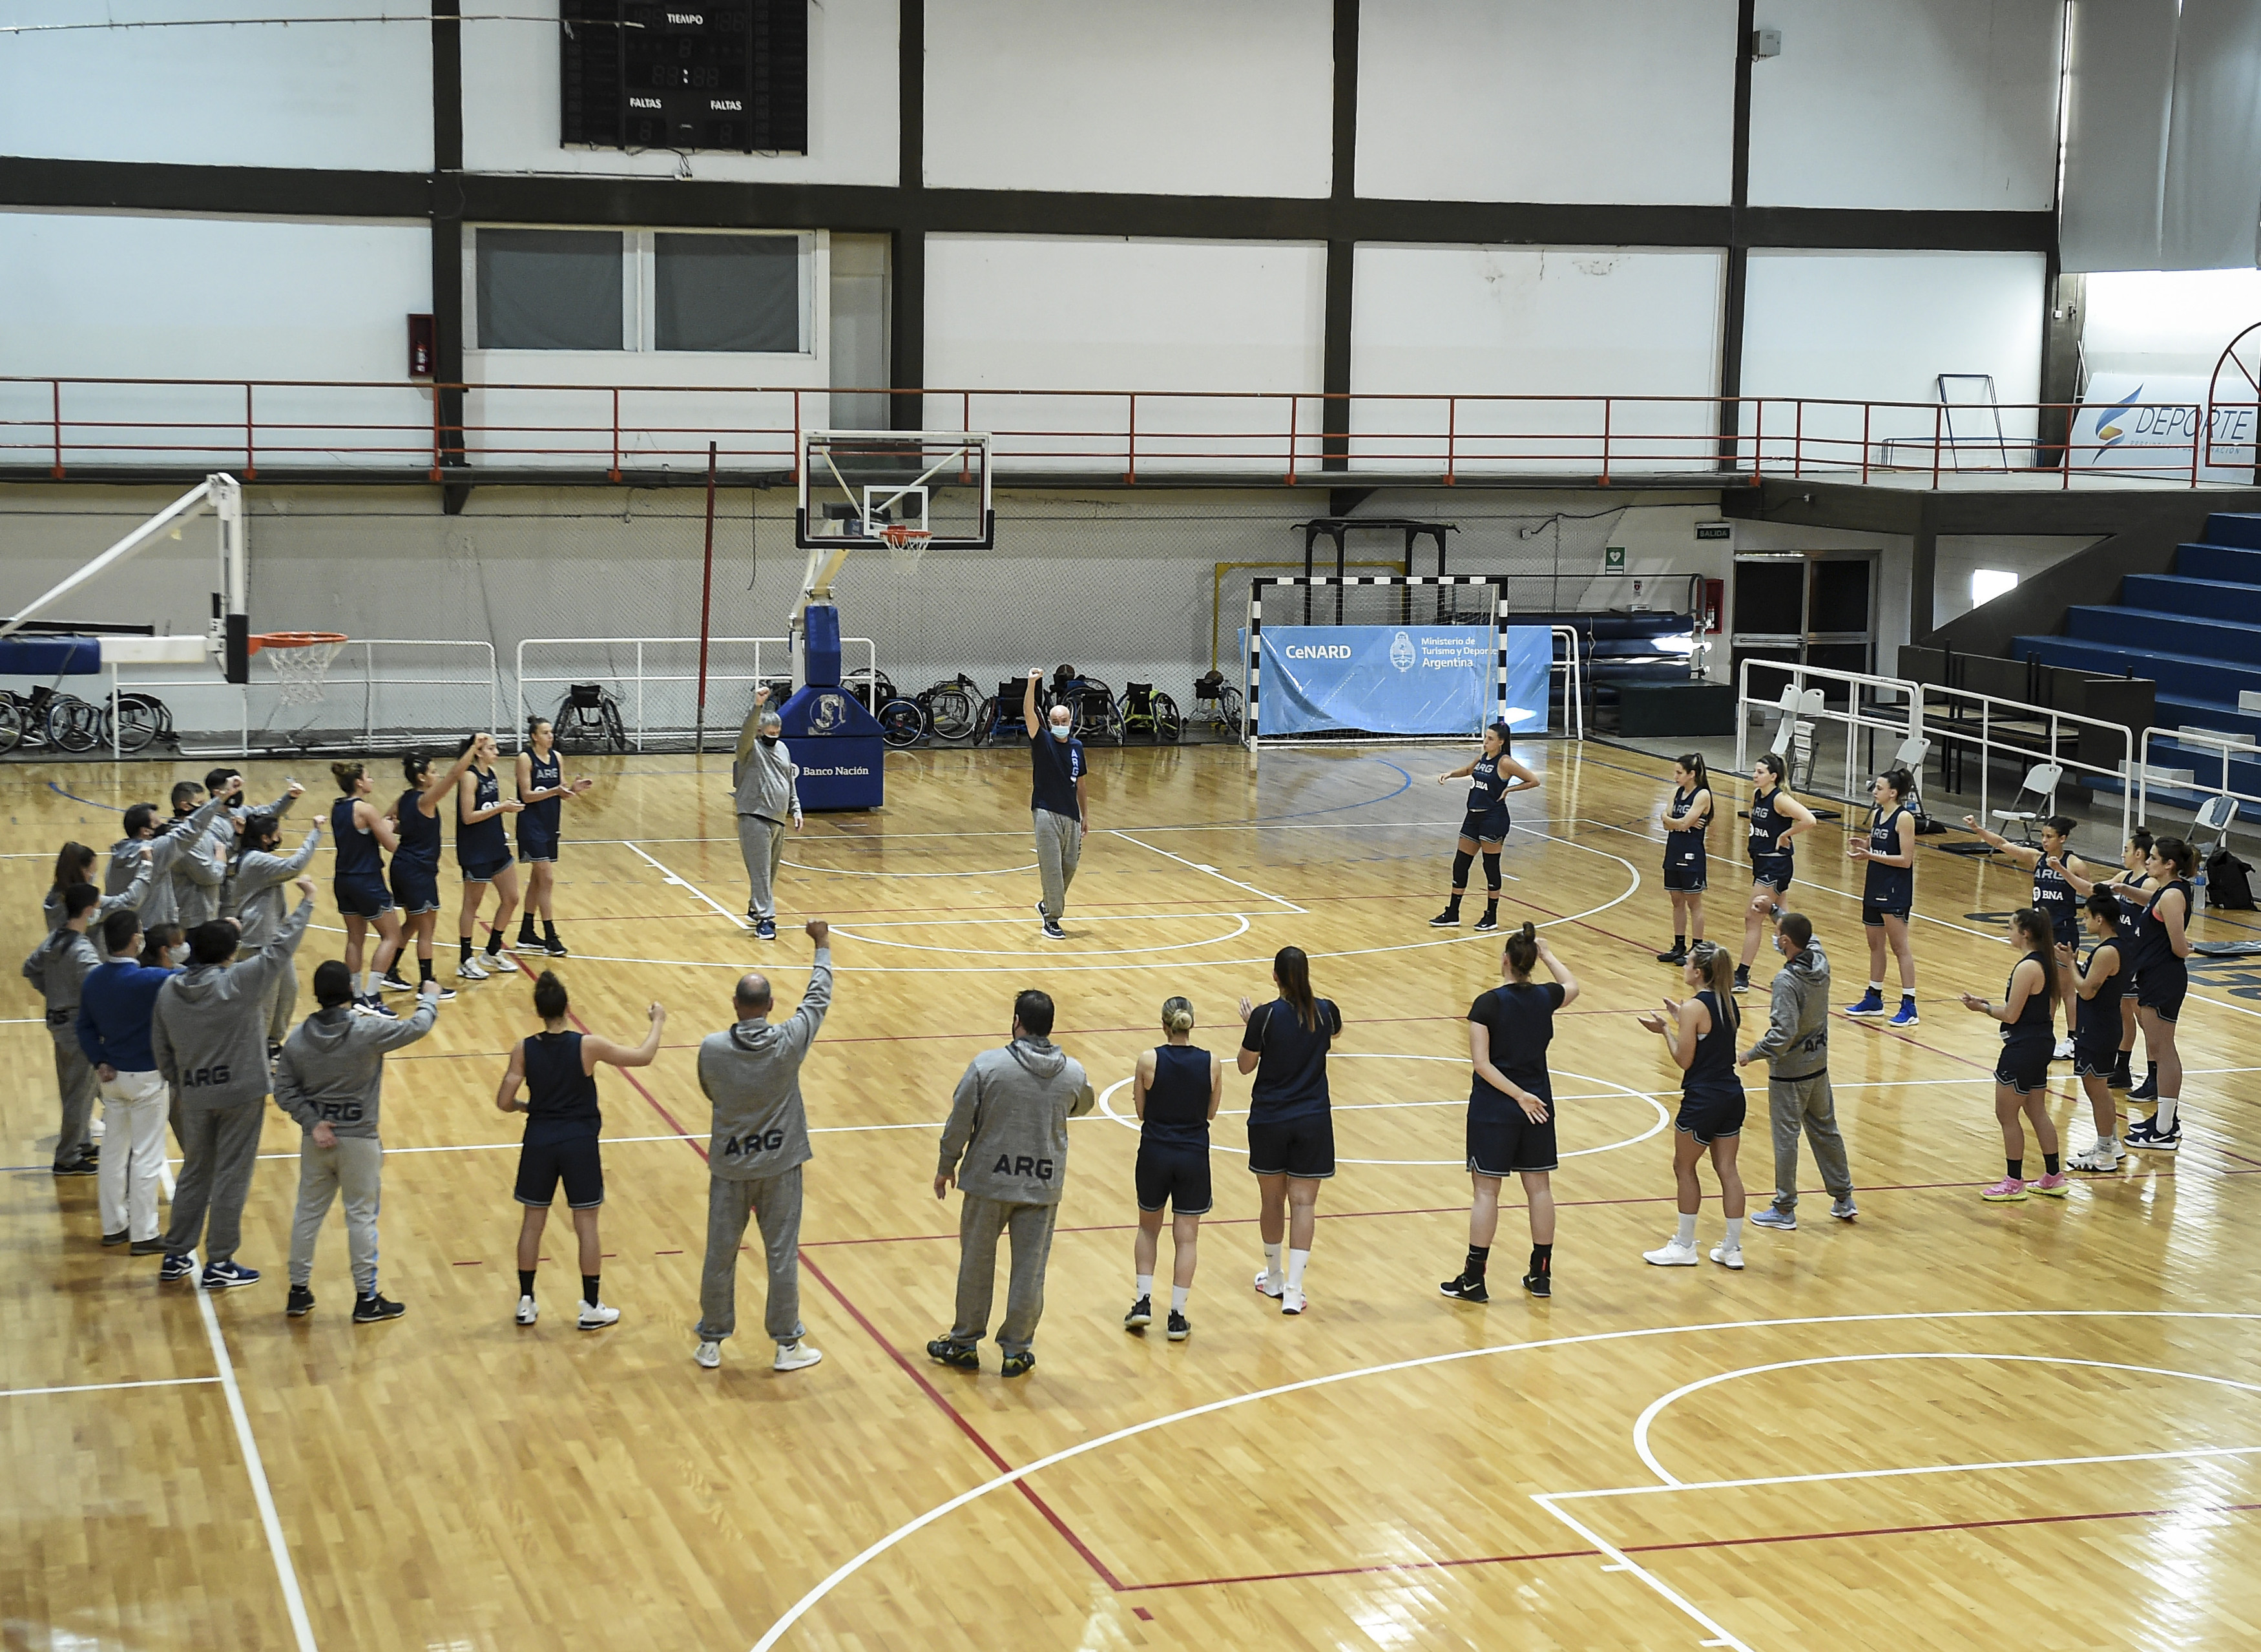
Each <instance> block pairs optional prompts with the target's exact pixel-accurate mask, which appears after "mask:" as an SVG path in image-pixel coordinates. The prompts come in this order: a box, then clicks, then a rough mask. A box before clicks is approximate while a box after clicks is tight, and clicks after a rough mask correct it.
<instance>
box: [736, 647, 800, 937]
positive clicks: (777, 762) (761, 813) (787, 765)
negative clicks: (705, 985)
mask: <svg viewBox="0 0 2261 1652" xmlns="http://www.w3.org/2000/svg"><path fill="white" fill-rule="evenodd" d="M783 733H785V719H783V718H781V717H779V715H778V711H777V707H775V706H774V705H772V704H770V690H769V685H768V684H767V683H764V684H763V685H762V686H761V687H760V688H757V689H756V690H754V709H753V710H752V711H750V712H747V713H746V721H745V726H743V727H742V728H741V729H739V731H738V750H737V755H736V759H735V761H733V762H732V763H731V764H730V785H731V788H732V791H733V794H734V800H735V801H736V804H737V805H738V847H739V849H740V851H741V852H742V853H743V855H745V857H746V921H747V922H748V923H750V924H751V925H752V926H754V935H755V938H756V939H757V940H776V939H777V875H778V867H779V863H780V862H783V861H784V859H785V823H786V821H787V820H790V821H792V822H793V830H794V831H796V832H798V831H800V766H799V765H798V764H796V763H795V762H793V752H792V750H791V749H790V748H789V747H787V746H786V743H785V741H784V740H782V739H781V738H780V736H781V735H783Z"/></svg>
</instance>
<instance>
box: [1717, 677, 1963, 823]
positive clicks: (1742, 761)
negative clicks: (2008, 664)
mask: <svg viewBox="0 0 2261 1652" xmlns="http://www.w3.org/2000/svg"><path fill="white" fill-rule="evenodd" d="M1754 666H1756V667H1758V668H1760V669H1763V670H1768V671H1780V672H1783V673H1784V674H1785V675H1787V676H1789V678H1790V681H1791V687H1793V688H1795V689H1797V690H1798V692H1799V693H1801V694H1803V693H1804V692H1805V690H1806V689H1807V687H1808V686H1809V684H1808V683H1807V679H1808V678H1809V677H1811V678H1814V679H1818V680H1819V681H1820V682H1823V683H1843V684H1845V685H1846V688H1847V690H1848V693H1847V694H1846V697H1845V704H1846V709H1845V710H1844V711H1841V712H1840V711H1837V710H1834V709H1833V708H1832V707H1831V706H1830V705H1829V704H1828V702H1827V698H1826V697H1825V699H1824V700H1823V702H1822V706H1821V709H1820V711H1818V712H1815V713H1814V714H1813V716H1812V718H1810V719H1804V720H1807V721H1812V722H1829V723H1842V724H1844V725H1845V776H1846V779H1847V781H1848V783H1850V781H1851V778H1852V776H1853V774H1854V772H1855V764H1854V762H1853V759H1854V757H1855V746H1856V744H1857V742H1858V740H1859V739H1860V735H1861V731H1862V730H1863V729H1868V730H1870V731H1871V732H1872V733H1889V734H1899V735H1901V736H1906V734H1908V733H1910V732H1912V731H1913V732H1920V731H1921V730H1922V726H1923V695H1924V689H1923V685H1922V684H1921V683H1911V682H1908V681H1907V680H1906V679H1905V678H1902V677H1888V676H1877V675H1876V674H1875V673H1873V672H1869V671H1840V670H1837V669H1834V668H1833V667H1830V666H1824V665H1805V664H1803V663H1801V662H1798V661H1794V660H1762V659H1757V658H1747V659H1745V660H1744V661H1743V662H1742V663H1741V665H1740V666H1739V667H1738V668H1737V669H1736V672H1735V769H1736V771H1737V772H1738V773H1741V772H1744V771H1746V770H1748V769H1749V768H1750V761H1749V752H1750V724H1751V719H1750V713H1751V710H1752V708H1754V707H1755V708H1757V709H1759V710H1761V711H1769V712H1770V711H1778V710H1780V709H1781V707H1780V703H1779V701H1778V700H1754V699H1752V697H1751V668H1752V667H1754ZM1863 689H1869V690H1874V691H1875V692H1877V693H1879V694H1900V695H1906V697H1907V701H1908V705H1907V713H1908V714H1907V718H1906V720H1905V721H1904V722H1893V721H1889V720H1887V719H1884V718H1872V717H1863V715H1862V714H1861V694H1860V691H1861V690H1863ZM1784 715H1785V716H1787V715H1789V713H1787V712H1785V713H1784ZM1807 778H1808V779H1809V780H1811V779H1812V776H1811V775H1809V776H1807ZM1807 790H1812V788H1811V787H1808V788H1807ZM1815 795H1817V796H1820V797H1835V798H1836V799H1837V801H1838V802H1840V803H1848V804H1855V805H1865V804H1866V803H1867V801H1868V800H1867V799H1866V798H1864V797H1848V796H1844V795H1842V794H1840V793H1836V792H1820V793H1816V794H1815Z"/></svg>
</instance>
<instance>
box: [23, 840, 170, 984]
mask: <svg viewBox="0 0 2261 1652" xmlns="http://www.w3.org/2000/svg"><path fill="white" fill-rule="evenodd" d="M148 892H149V862H148V860H147V857H146V856H145V857H143V859H142V861H141V863H140V865H138V866H134V867H132V868H130V869H129V876H128V879H127V882H126V887H125V888H124V889H122V890H118V893H117V894H115V895H104V897H103V898H102V899H101V901H100V902H99V903H97V905H96V906H95V909H94V916H93V917H91V918H90V919H87V920H86V938H87V939H88V940H90V941H92V942H93V943H94V953H95V956H96V957H97V958H100V959H103V960H104V961H105V962H107V961H108V959H109V957H110V954H109V953H108V952H107V951H105V950H104V948H103V945H102V920H103V919H105V918H107V917H109V916H110V914H111V913H112V912H117V911H118V910H120V909H121V908H123V907H127V906H131V907H133V908H134V909H135V911H137V912H138V911H140V905H141V898H142V897H143V896H144V895H146V894H147V893H148ZM39 910H40V911H41V912H43V913H44V914H45V915H46V917H47V928H48V930H49V931H50V932H51V933H52V932H53V931H54V930H58V929H61V927H62V926H63V892H62V890H59V889H51V890H48V891H47V898H46V899H45V900H43V901H41V902H40V903H39Z"/></svg>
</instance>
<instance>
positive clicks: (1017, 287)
mask: <svg viewBox="0 0 2261 1652" xmlns="http://www.w3.org/2000/svg"><path fill="white" fill-rule="evenodd" d="M1325 279H1326V257H1325V252H1324V249H1323V248H1321V247H1313V246H1301V245H1293V244H1288V243H1282V242H1247V243H1240V244H1234V245H1225V244H1221V243H1217V242H1204V241H1123V240H1098V239H1082V238H1076V237H1056V238H1044V237H982V236H955V235H942V236H934V237H930V239H929V240H928V242H927V298H926V329H927V333H926V350H927V355H926V360H927V371H926V381H927V383H929V384H930V385H937V386H950V387H958V386H965V387H970V388H975V389H979V388H980V387H983V386H995V387H999V388H1033V389H1053V390H1181V391H1202V390H1218V391H1242V392H1245V391H1250V390H1267V391H1293V392H1297V393H1299V394H1302V395H1305V396H1308V395H1310V393H1312V392H1314V391H1316V390H1317V389H1318V388H1319V383H1320V351H1321V339H1322V334H1323V331H1324V329H1323V325H1322V322H1323V318H1324V304H1325ZM1289 411H1290V410H1289V407H1288V403H1287V401H1286V400H1285V399H1281V400H1279V401H1275V402H1270V403H1254V402H1250V401H1245V400H1236V401H1231V402H1227V401H1222V400H1211V399H1204V398H1202V397H1198V396H1196V397H1189V398H1174V397H1165V398H1159V399H1152V400H1142V401H1141V402H1140V403H1139V404H1138V434H1139V437H1140V439H1141V440H1143V441H1145V442H1146V443H1147V444H1148V450H1149V451H1150V452H1159V450H1161V449H1166V450H1167V451H1168V452H1170V453H1171V454H1174V455H1176V456H1177V458H1176V462H1181V463H1184V464H1188V465H1191V466H1192V467H1193V468H1200V467H1201V466H1202V464H1203V463H1206V462H1209V461H1214V462H1215V464H1216V466H1217V467H1219V468H1237V469H1241V470H1247V469H1253V468H1261V465H1262V464H1268V463H1271V462H1273V458H1274V454H1276V455H1277V458H1278V461H1280V465H1281V470H1282V472H1283V474H1284V471H1285V468H1286V465H1285V461H1286V457H1287V447H1286V444H1287V436H1288V420H1289ZM926 418H927V423H928V426H929V428H956V427H958V424H959V421H960V419H961V418H964V419H970V420H971V424H972V427H973V428H974V429H981V430H993V429H999V428H1005V429H1012V430H1019V431H1060V432H1063V433H1066V432H1080V433H1084V434H1083V435H1080V436H1071V435H1066V434H1064V435H1062V436H1061V437H1060V438H1059V440H1058V441H1056V442H1054V443H1053V444H1052V447H1053V449H1054V450H1055V452H1056V453H1057V454H1058V456H1059V463H1058V465H1057V466H1055V467H1053V468H1064V469H1069V470H1076V469H1083V470H1105V469H1109V468H1110V466H1109V463H1102V462H1100V461H1098V460H1097V459H1095V457H1093V454H1094V453H1095V451H1097V452H1101V453H1103V454H1107V455H1113V454H1118V453H1120V452H1121V451H1122V447H1123V440H1124V438H1125V435H1126V433H1127V432H1128V430H1129V426H1130V404H1129V401H1128V398H1127V397H1074V398H1070V397H1010V398H1006V397H992V398H988V399H987V400H986V401H985V400H984V399H983V398H980V397H976V398H974V401H973V405H972V407H971V409H970V410H966V409H965V408H964V407H963V406H962V404H961V403H960V402H959V400H958V398H957V397H936V398H934V400H933V401H932V403H931V404H930V406H929V409H928V411H927V414H926ZM1302 419H1303V424H1302V428H1303V431H1304V432H1305V433H1307V434H1308V433H1311V432H1315V431H1316V430H1317V427H1318V424H1317V412H1316V411H1315V410H1314V409H1313V408H1312V407H1311V406H1310V404H1308V403H1307V404H1304V406H1303V413H1302ZM937 420H940V421H941V424H940V425H938V426H937V423H936V421H937ZM1259 458H1260V459H1261V463H1260V462H1259ZM1113 468H1120V467H1119V466H1116V467H1113Z"/></svg>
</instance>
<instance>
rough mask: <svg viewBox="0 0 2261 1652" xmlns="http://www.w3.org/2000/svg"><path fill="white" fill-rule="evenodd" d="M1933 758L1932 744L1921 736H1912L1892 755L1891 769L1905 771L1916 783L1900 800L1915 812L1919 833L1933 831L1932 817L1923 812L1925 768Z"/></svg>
mask: <svg viewBox="0 0 2261 1652" xmlns="http://www.w3.org/2000/svg"><path fill="white" fill-rule="evenodd" d="M1930 757H1931V742H1930V741H1929V740H1926V739H1925V738H1924V737H1923V736H1922V735H1920V734H1911V735H1909V736H1908V737H1907V738H1906V740H1902V741H1901V742H1900V743H1899V747H1898V748H1896V749H1895V750H1894V751H1893V753H1892V761H1891V764H1890V765H1889V767H1891V768H1893V769H1906V770H1907V771H1908V774H1909V776H1911V777H1912V778H1913V780H1914V782H1915V783H1914V784H1913V786H1911V787H1909V788H1908V795H1907V796H1906V797H1903V798H1901V799H1900V801H1901V802H1902V803H1905V804H1906V805H1907V806H1908V807H1909V808H1911V809H1913V810H1914V811H1915V829H1916V830H1917V831H1918V832H1919V833H1922V832H1928V831H1930V830H1931V829H1932V823H1931V817H1930V816H1928V815H1927V814H1926V813H1924V812H1923V766H1924V764H1925V763H1926V762H1927V761H1929V759H1930Z"/></svg>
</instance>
